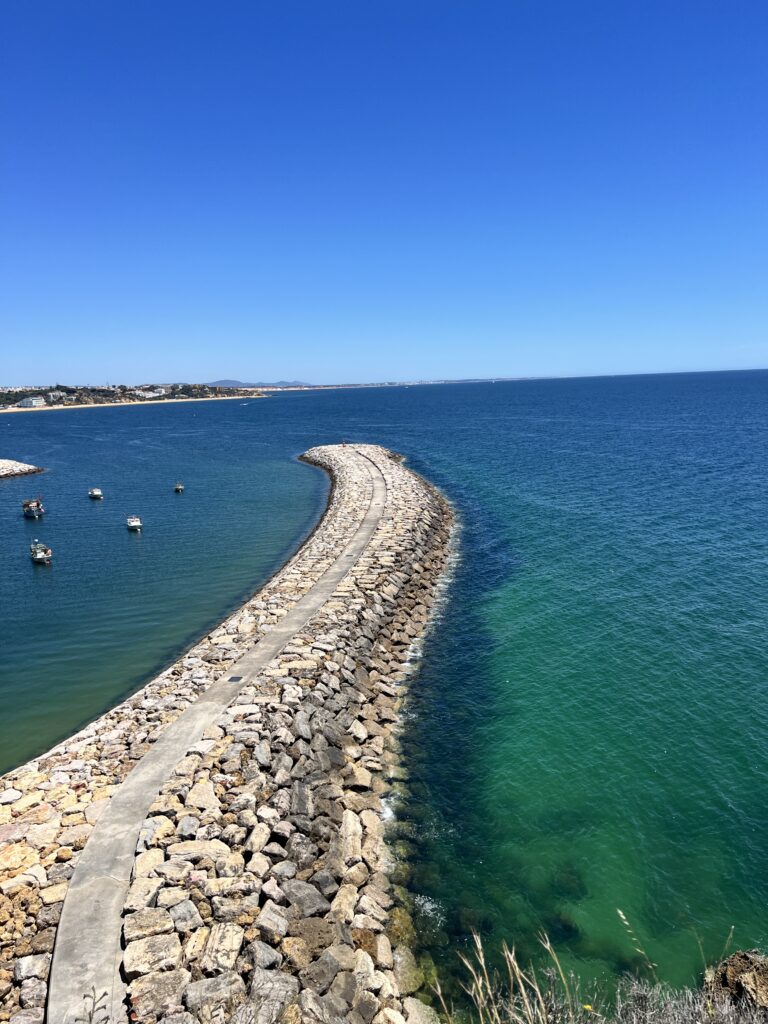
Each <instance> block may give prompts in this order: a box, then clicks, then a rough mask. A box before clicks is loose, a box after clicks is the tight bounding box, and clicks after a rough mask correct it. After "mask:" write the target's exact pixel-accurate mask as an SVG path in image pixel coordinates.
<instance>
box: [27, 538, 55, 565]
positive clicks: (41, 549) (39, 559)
mask: <svg viewBox="0 0 768 1024" xmlns="http://www.w3.org/2000/svg"><path fill="white" fill-rule="evenodd" d="M29 557H30V558H31V559H32V561H33V562H34V563H35V565H50V564H51V558H52V557H53V551H51V549H50V548H49V547H48V545H47V544H43V542H42V541H39V540H33V541H32V543H31V544H30V545H29Z"/></svg>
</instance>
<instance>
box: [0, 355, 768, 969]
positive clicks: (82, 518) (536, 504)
mask: <svg viewBox="0 0 768 1024" xmlns="http://www.w3.org/2000/svg"><path fill="white" fill-rule="evenodd" d="M767 399H768V372H763V371H756V372H752V373H726V374H687V375H669V376H648V377H625V378H594V379H581V380H563V381H520V382H508V383H498V384H490V383H488V384H466V385H441V386H420V387H416V386H414V387H409V388H406V387H400V388H386V389H366V390H343V391H328V392H303V393H297V394H284V395H278V396H275V397H273V398H270V399H267V400H261V401H251V402H249V403H247V404H245V405H241V404H240V403H238V402H215V403H202V404H201V403H196V404H187V405H181V404H180V405H175V406H165V407H164V406H146V407H143V408H135V407H127V408H113V409H101V410H96V409H87V410H74V411H66V412H62V413H55V412H54V413H49V412H43V413H32V414H23V415H11V416H0V453H1V454H2V455H4V456H7V457H11V458H19V459H22V460H24V461H30V462H35V463H38V464H42V465H44V466H46V467H49V472H47V473H46V474H45V475H43V476H40V477H36V478H28V479H26V480H24V479H20V480H15V481H8V482H4V483H2V484H0V520H1V521H2V522H3V524H4V525H3V530H2V535H1V536H0V568H1V570H2V571H1V572H0V604H1V606H2V659H1V661H0V701H2V711H3V714H2V718H1V719H0V739H2V745H1V746H0V752H2V758H3V763H4V766H5V767H8V766H9V765H11V764H13V763H17V762H19V761H21V760H23V759H24V758H26V757H28V756H31V755H32V754H34V753H37V752H39V751H40V750H42V749H45V748H47V747H48V746H49V745H50V744H51V743H52V742H53V741H55V740H56V739H58V738H60V737H61V736H62V735H65V734H66V733H67V732H68V731H71V730H72V729H74V728H75V727H76V726H77V725H79V724H81V723H82V722H83V721H85V720H87V719H89V718H91V717H93V716H95V715H96V714H98V713H99V712H100V711H102V710H103V709H104V708H105V707H107V706H109V705H110V704H111V703H114V702H115V701H117V700H119V699H120V698H121V697H122V696H124V695H125V694H126V693H127V692H130V691H131V690H132V689H135V688H136V687H137V686H138V685H140V684H141V682H142V681H144V680H146V679H147V678H150V677H151V676H152V675H153V674H154V673H155V672H156V671H157V670H158V669H160V668H162V667H163V666H164V665H165V664H167V663H168V662H169V661H171V660H173V658H174V657H176V656H177V655H178V653H179V652H180V651H181V650H183V649H184V648H185V647H186V646H188V645H189V644H190V643H191V642H192V641H193V640H194V639H196V638H197V637H198V636H200V635H202V634H203V633H204V632H205V631H206V630H207V629H208V628H209V627H210V626H211V625H213V624H214V623H215V622H217V621H219V620H220V619H221V618H222V617H223V616H224V615H225V614H227V612H229V611H230V610H231V609H232V608H233V607H235V606H236V605H237V604H238V603H239V602H240V601H241V600H242V599H243V597H244V596H245V595H246V594H247V593H248V592H249V591H250V590H251V589H254V588H256V587H258V585H259V584H260V583H261V582H263V580H264V579H265V578H267V576H268V575H269V574H270V572H272V571H273V570H274V568H275V567H276V566H278V565H279V564H280V563H281V561H282V560H283V559H284V558H285V557H286V555H287V554H288V553H289V552H290V551H291V550H293V549H294V547H295V546H296V545H297V544H298V543H299V541H300V539H301V537H302V536H303V535H304V534H306V532H307V531H308V530H309V529H311V527H312V525H313V524H314V522H315V521H316V519H317V516H318V515H319V514H320V511H321V510H322V507H323V505H324V501H325V497H326V493H327V484H326V481H325V478H324V477H323V475H322V474H321V473H320V472H319V471H317V470H313V469H311V468H310V467H307V466H305V465H303V464H300V463H298V462H296V461H295V456H296V455H297V454H299V453H300V452H301V451H303V450H304V449H306V448H307V447H310V446H311V445H314V444H322V443H329V442H335V441H339V440H341V439H342V438H345V437H347V438H350V439H354V440H359V441H371V442H376V443H380V444H384V445H386V446H388V447H391V448H394V449H397V450H399V451H401V452H403V453H404V454H406V455H407V456H408V458H409V460H410V464H411V465H412V466H413V467H414V468H415V469H417V470H419V471H420V472H422V473H424V474H425V475H426V476H427V477H428V478H429V479H431V480H432V481H434V482H435V483H437V484H438V485H439V486H441V487H442V488H443V490H444V491H445V493H446V494H447V495H448V496H449V497H450V499H451V500H452V501H453V503H454V505H455V507H456V509H457V512H458V516H459V519H460V522H461V540H460V559H459V562H458V565H457V567H456V575H455V579H454V581H453V584H452V586H451V590H450V593H449V601H448V603H447V605H446V606H445V609H444V611H443V614H442V617H441V619H440V621H439V623H438V624H437V626H436V628H435V631H434V633H433V634H432V636H431V638H430V641H429V642H428V644H427V647H426V652H425V659H424V662H423V664H422V667H421V671H420V673H419V675H418V677H417V678H416V680H415V682H414V685H413V691H412V692H413V696H412V699H411V701H410V704H409V707H408V713H407V719H406V729H405V736H404V747H405V754H406V763H407V766H408V768H409V770H410V773H411V778H410V791H411V797H410V799H409V802H408V803H407V804H406V805H405V806H403V807H401V808H400V814H401V819H402V820H403V822H404V832H407V831H408V823H409V822H412V823H413V825H414V827H413V828H412V830H411V838H410V840H409V842H410V847H407V849H408V850H409V854H410V858H411V864H412V869H413V874H412V878H411V883H410V885H411V889H412V890H413V892H414V893H415V894H416V908H417V920H418V924H419V928H420V932H421V936H422V940H423V942H424V944H425V947H426V949H427V950H428V951H429V952H430V954H431V955H433V956H434V957H435V958H436V959H438V960H440V961H442V962H443V963H446V964H452V963H453V962H454V957H455V949H456V947H457V945H458V946H461V944H462V943H463V942H465V941H466V937H467V935H468V933H469V931H470V930H471V929H472V928H478V929H480V931H481V932H482V933H483V935H484V937H485V938H486V940H487V942H488V944H489V946H491V947H494V946H496V945H498V943H499V942H500V941H501V940H502V938H506V939H507V941H508V942H510V943H512V942H514V943H516V944H517V945H518V947H519V948H521V949H522V950H523V952H524V954H525V955H529V954H530V955H534V954H535V951H536V935H537V933H538V932H539V931H540V930H542V929H546V930H547V931H548V932H549V934H550V935H551V936H552V938H553V940H554V941H555V942H556V944H557V945H558V948H559V949H560V950H561V952H562V955H563V959H564V962H565V964H566V966H567V967H573V968H574V969H576V970H577V971H578V972H579V973H580V974H581V975H582V976H584V977H585V978H592V977H596V976H601V975H608V976H612V975H615V974H616V973H619V972H621V971H622V970H625V969H628V968H632V967H634V966H638V957H637V955H636V954H635V953H634V951H633V948H632V947H633V943H632V942H631V941H630V939H629V937H628V936H627V934H626V932H625V931H624V929H623V926H622V925H621V923H620V921H619V919H618V915H617V913H616V909H617V908H621V909H622V910H623V911H624V912H625V913H626V914H627V917H628V918H629V920H630V921H631V923H632V926H633V928H634V930H635V932H636V933H637V934H638V936H639V938H640V941H641V943H642V944H643V946H644V948H645V949H646V950H647V952H648V954H649V956H650V957H651V958H652V959H653V960H654V961H656V962H657V963H658V964H659V968H658V972H659V974H660V975H661V976H662V977H664V978H667V979H669V980H671V981H673V982H676V983H680V982H684V981H687V980H690V979H691V978H692V977H693V976H694V975H695V974H696V972H697V971H698V970H699V969H700V967H701V955H700V952H699V943H700V944H701V945H702V946H703V948H704V952H705V955H706V956H707V957H710V958H711V957H714V956H717V954H718V953H719V952H720V949H721V948H722V945H723V943H724V942H725V940H726V938H727V935H728V930H729V928H730V926H731V925H734V926H735V937H734V939H735V943H736V944H737V945H740V946H742V947H744V946H751V945H756V944H760V943H763V944H765V943H766V942H768V920H767V919H766V916H765V907H766V904H767V903H768V868H766V863H767V862H766V858H765V850H766V848H768V812H766V810H765V806H766V801H765V793H766V784H767V783H768V771H767V770H766V750H765V746H766V744H765V736H766V728H767V727H768V704H767V703H766V686H767V685H768V658H767V657H766V653H765V646H764V639H765V636H766V627H768V621H767V620H768V612H767V611H766V609H767V608H768V541H767V540H766V533H765V527H766V512H767V511H768V503H767V502H766V496H765V481H766V479H768V473H767V472H766V471H767V470H768V448H767V446H766V441H767V438H768V400H767ZM176 477H181V478H183V479H184V480H185V482H186V484H187V491H186V493H185V494H184V495H181V496H176V495H174V494H173V490H172V485H173V481H174V480H175V479H176ZM94 485H96V486H100V487H102V489H103V490H104V492H105V494H106V500H105V501H104V502H103V503H100V504H97V503H93V502H89V501H88V499H87V497H86V492H87V489H88V487H90V486H94ZM38 492H40V493H42V494H43V496H44V498H45V500H46V504H47V505H48V507H49V509H50V511H49V514H48V515H47V516H46V518H45V520H43V522H42V523H41V524H39V525H35V524H30V523H27V522H25V521H24V520H23V519H22V518H21V516H20V514H19V502H20V501H21V499H22V497H25V496H28V495H33V494H36V493H38ZM132 511H137V512H139V513H140V514H141V515H142V516H143V518H144V520H145V522H146V529H145V531H144V532H143V534H142V535H141V536H139V537H135V536H131V535H130V534H128V532H127V531H126V529H125V526H124V525H123V523H124V515H125V513H127V512H132ZM33 535H34V536H40V537H41V538H42V539H44V540H46V541H47V542H48V543H50V544H52V545H53V546H54V548H55V564H54V565H53V566H52V567H51V568H50V569H39V568H35V567H33V566H32V565H31V563H30V562H29V559H28V557H27V545H28V543H29V540H30V538H31V536H33Z"/></svg>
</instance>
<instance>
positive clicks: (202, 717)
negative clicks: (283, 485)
mask: <svg viewBox="0 0 768 1024" xmlns="http://www.w3.org/2000/svg"><path fill="white" fill-rule="evenodd" d="M350 447H352V446H350ZM357 454H358V456H359V458H360V460H361V464H363V465H364V466H365V469H366V471H367V472H370V474H371V476H372V480H373V496H372V498H371V502H370V505H369V507H368V511H367V512H366V514H365V516H364V518H363V520H362V522H361V523H360V526H359V527H358V528H357V531H356V532H355V534H354V535H353V537H352V539H351V540H350V541H349V543H348V544H347V546H346V547H345V548H344V549H343V550H342V551H341V552H340V553H339V555H338V557H337V559H336V561H335V562H334V563H333V565H331V566H330V568H328V569H327V570H326V572H325V573H324V574H323V575H322V576H321V577H320V579H319V580H318V581H317V583H316V584H315V585H314V587H313V588H312V589H311V590H310V591H309V592H308V593H306V594H305V595H304V597H302V598H301V599H300V600H299V601H298V602H297V603H296V604H295V605H294V606H293V608H292V609H291V610H290V611H289V612H288V614H287V615H286V616H285V617H284V618H283V620H282V622H281V623H280V624H279V625H277V626H275V627H273V629H272V630H271V632H269V633H268V634H267V635H266V636H264V637H263V638H262V639H261V640H260V641H259V642H258V644H256V645H254V647H253V648H252V649H251V650H250V651H248V653H247V654H245V655H243V657H242V658H240V660H239V661H237V662H236V663H235V664H234V665H232V667H231V668H230V669H229V671H228V672H227V674H226V676H224V677H223V678H221V679H219V680H218V681H217V682H215V683H213V684H212V685H211V686H210V687H209V689H208V690H206V691H205V693H203V694H202V695H201V696H200V697H199V698H198V700H197V701H196V702H195V703H194V704H192V705H191V706H190V707H189V708H187V710H186V711H185V712H184V713H183V714H182V715H181V716H180V717H179V718H177V719H176V721H175V722H173V723H171V725H169V726H168V728H167V729H166V730H165V732H164V733H163V735H162V736H161V737H160V739H159V740H158V741H157V742H156V743H155V744H154V746H153V747H152V749H151V750H150V751H149V752H148V753H147V754H145V756H144V757H143V758H142V759H141V760H140V761H139V762H138V763H137V765H136V767H135V768H134V769H133V770H132V771H131V773H130V774H129V775H128V776H127V778H126V779H125V781H124V782H123V784H122V785H121V786H120V788H119V789H118V791H117V792H116V793H115V795H114V796H113V797H112V800H111V802H110V805H109V807H108V808H107V810H106V811H105V812H104V814H103V815H102V816H101V818H100V819H99V821H98V822H97V824H96V826H95V828H94V830H93V832H92V833H91V836H90V838H89V840H88V842H87V844H86V846H85V849H84V850H83V852H82V854H81V855H80V859H79V861H78V863H77V867H76V868H75V871H74V874H73V876H72V879H71V881H70V884H69V889H68V891H67V896H66V899H65V900H64V906H63V911H62V915H61V921H60V923H59V927H58V931H57V935H56V945H55V948H54V951H53V961H52V964H51V976H50V982H49V988H48V1009H47V1020H48V1024H75V1022H76V1021H79V1022H80V1024H82V1022H83V1020H84V1019H85V1018H86V1014H85V1002H84V1000H85V998H86V997H87V996H92V995H93V994H94V993H95V997H96V999H97V1000H100V1010H101V1012H97V1013H96V1014H95V1015H94V1020H101V1019H103V1018H104V1017H105V1016H108V1017H109V1021H110V1024H124V1022H126V1021H127V1019H128V1018H127V1008H126V987H125V984H124V982H123V980H122V978H121V975H120V966H121V963H122V944H121V931H122V911H123V906H124V904H125V899H126V895H127V892H128V888H129V886H130V882H131V872H132V870H133V864H134V859H135V855H136V845H137V842H138V839H139V832H140V830H141V827H142V825H143V823H144V821H145V819H146V817H147V814H148V812H149V808H150V807H151V805H152V803H153V802H154V800H155V799H156V797H157V795H158V793H159V791H160V789H161V787H162V786H163V784H164V783H165V782H166V781H167V779H168V778H169V777H170V775H171V773H172V771H173V769H174V768H175V767H176V765H177V764H178V762H179V761H180V760H181V759H182V758H183V757H184V756H185V755H186V753H187V751H188V750H189V748H190V747H191V746H192V745H193V744H195V743H197V742H198V741H199V740H200V739H201V738H202V736H203V734H204V732H205V730H206V729H207V728H208V727H209V726H211V725H213V724H214V723H215V722H216V720H217V719H218V717H219V715H220V714H221V712H222V711H223V710H224V709H225V708H226V707H227V706H228V705H229V704H231V703H232V701H233V700H234V699H235V698H236V697H237V695H238V693H239V692H240V690H241V688H242V687H244V686H247V685H248V684H249V683H250V682H253V680H254V678H255V677H256V676H258V675H259V674H260V673H261V672H262V671H263V670H264V669H265V668H266V667H267V665H268V664H269V663H270V662H271V661H272V659H273V658H275V657H276V656H277V655H278V654H279V653H280V651H281V650H282V649H283V647H284V646H285V645H286V644H287V643H288V642H289V641H290V640H291V639H292V638H293V636H294V635H295V634H296V633H297V632H298V631H299V630H300V629H302V628H303V627H304V626H305V625H306V624H307V623H308V622H309V620H310V619H311V618H312V616H313V615H314V614H315V613H316V612H317V611H319V610H320V608H321V607H322V606H323V605H324V604H325V602H326V601H327V600H328V599H329V598H330V597H332V596H333V593H334V591H335V590H336V588H337V587H338V585H339V583H340V582H341V581H342V580H343V578H344V577H345V576H346V574H347V573H348V571H349V570H350V568H352V566H353V565H354V564H355V563H356V562H357V560H358V558H359V557H360V555H361V554H362V553H363V552H364V550H365V548H366V547H367V545H368V543H369V541H370V540H371V538H372V537H373V534H374V532H375V530H376V528H377V526H378V524H379V521H380V519H381V516H382V513H383V511H384V508H385V505H386V500H387V491H386V484H385V481H384V477H383V475H382V473H381V471H380V470H379V469H378V467H377V466H376V465H375V463H374V462H373V461H372V460H371V459H369V458H368V457H367V456H366V455H365V454H363V453H362V452H358V453H357ZM232 676H238V677H242V678H239V679H237V681H236V682H231V681H230V677H232ZM102 1008H103V1009H102Z"/></svg>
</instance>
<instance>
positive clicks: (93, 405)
mask: <svg viewBox="0 0 768 1024" xmlns="http://www.w3.org/2000/svg"><path fill="white" fill-rule="evenodd" d="M266 397H267V396H266V395H263V394H262V395H214V396H211V397H209V398H147V399H146V400H145V401H141V402H79V403H78V404H77V405H38V406H36V407H33V408H31V409H19V408H18V407H17V406H13V408H11V409H0V416H2V415H3V413H7V412H63V411H65V410H69V409H111V408H112V407H113V406H116V405H122V406H126V405H134V406H141V405H175V404H176V403H177V402H232V401H234V400H235V399H240V401H241V402H250V401H251V400H252V399H256V398H266Z"/></svg>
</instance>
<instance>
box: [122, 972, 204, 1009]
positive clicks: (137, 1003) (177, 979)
mask: <svg viewBox="0 0 768 1024" xmlns="http://www.w3.org/2000/svg"><path fill="white" fill-rule="evenodd" d="M191 977H192V975H191V974H190V973H189V971H187V970H184V969H183V968H181V969H179V970H175V971H154V972H153V973H152V974H145V975H143V976H142V977H139V978H136V979H134V981H132V982H131V985H130V987H129V989H128V997H129V1000H130V1004H131V1020H136V1021H144V1020H155V1019H157V1018H158V1017H161V1016H162V1015H163V1014H164V1013H166V1011H168V1010H170V1009H172V1008H173V1007H176V1006H180V1005H181V999H182V993H183V992H184V990H185V988H186V987H187V985H188V984H189V982H190V979H191ZM166 1020H168V1018H166Z"/></svg>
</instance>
